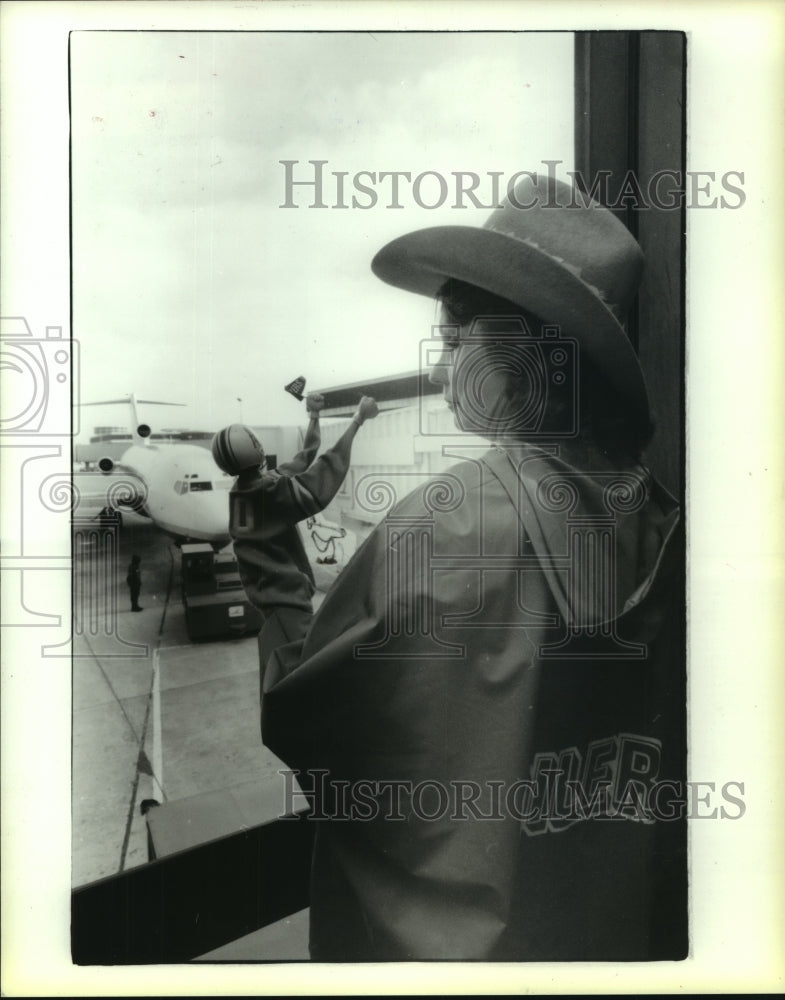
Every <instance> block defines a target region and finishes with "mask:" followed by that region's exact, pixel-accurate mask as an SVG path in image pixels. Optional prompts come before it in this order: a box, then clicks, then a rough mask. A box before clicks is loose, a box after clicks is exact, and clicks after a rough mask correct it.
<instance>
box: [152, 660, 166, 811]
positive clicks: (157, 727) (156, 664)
mask: <svg viewBox="0 0 785 1000" xmlns="http://www.w3.org/2000/svg"><path fill="white" fill-rule="evenodd" d="M152 756H153V759H152V765H153V798H154V799H159V801H160V800H161V799H163V798H164V790H163V784H164V745H163V738H162V731H161V661H160V657H159V655H158V650H157V649H156V650H154V651H153V755H152ZM156 793H157V794H156Z"/></svg>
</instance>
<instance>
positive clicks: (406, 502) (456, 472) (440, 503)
mask: <svg viewBox="0 0 785 1000" xmlns="http://www.w3.org/2000/svg"><path fill="white" fill-rule="evenodd" d="M482 485H483V473H482V465H481V463H480V461H479V456H478V458H477V459H467V460H464V461H462V462H456V464H455V465H450V466H448V467H447V468H446V469H443V470H442V471H441V472H434V473H432V474H431V475H429V476H428V477H427V478H426V479H423V480H422V481H420V482H418V483H417V485H415V486H414V487H413V489H412V490H411V491H410V492H409V493H407V494H406V496H404V497H403V498H402V499H400V500H398V501H397V502H396V503H395V505H394V506H393V507H392V509H391V510H390V513H389V514H388V516H390V515H392V516H393V517H415V516H423V515H430V514H434V513H441V512H444V511H445V510H448V509H450V508H451V507H452V506H453V505H454V504H456V503H459V502H460V500H461V499H462V498H463V497H465V496H467V495H469V494H471V493H474V492H476V491H478V490H479V489H481V487H482Z"/></svg>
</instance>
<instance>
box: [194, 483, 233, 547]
mask: <svg viewBox="0 0 785 1000" xmlns="http://www.w3.org/2000/svg"><path fill="white" fill-rule="evenodd" d="M190 499H191V507H192V512H193V522H192V523H193V528H194V531H195V532H196V531H198V532H199V534H200V535H203V536H204V537H205V538H207V539H209V540H210V541H223V542H228V541H229V539H230V537H231V536H230V535H229V494H228V493H226V492H224V491H223V490H222V491H220V492H218V491H205V492H204V493H193V494H191V497H190Z"/></svg>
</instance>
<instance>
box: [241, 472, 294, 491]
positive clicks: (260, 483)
mask: <svg viewBox="0 0 785 1000" xmlns="http://www.w3.org/2000/svg"><path fill="white" fill-rule="evenodd" d="M282 478H283V477H282V476H281V474H280V473H279V472H278V471H277V470H276V471H268V470H267V469H265V470H261V469H254V470H253V471H252V472H250V473H247V474H245V475H244V474H243V473H240V475H239V476H238V477H237V479H235V481H234V483H233V484H232V489H231V492H232V493H257V492H263V493H264V492H267V491H268V490H271V489H273V487H274V486H275V485H276V483H278V482H279V480H281V479H282Z"/></svg>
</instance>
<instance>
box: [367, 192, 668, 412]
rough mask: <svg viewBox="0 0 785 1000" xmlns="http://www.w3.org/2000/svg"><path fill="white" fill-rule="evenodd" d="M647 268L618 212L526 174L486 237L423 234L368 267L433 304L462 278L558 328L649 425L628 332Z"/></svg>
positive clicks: (441, 229) (448, 230) (482, 231)
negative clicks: (629, 312)
mask: <svg viewBox="0 0 785 1000" xmlns="http://www.w3.org/2000/svg"><path fill="white" fill-rule="evenodd" d="M642 265H643V254H642V252H641V249H640V247H639V246H638V243H637V242H636V240H635V239H634V238H633V236H632V234H631V233H630V232H629V230H627V228H626V227H625V226H624V225H623V224H622V223H621V222H620V221H619V220H618V219H617V218H616V217H615V216H614V215H613V213H612V212H610V211H609V210H608V209H607V208H604V207H603V206H601V205H599V204H598V203H597V202H594V201H592V200H591V199H590V198H589V197H588V196H585V195H582V194H581V193H579V192H578V191H576V190H575V189H573V188H572V187H571V186H570V185H569V184H565V183H563V182H562V181H559V180H556V179H555V178H553V177H544V176H541V175H539V176H538V175H537V174H535V173H528V174H527V175H526V176H525V177H523V179H522V180H521V181H519V183H518V184H517V185H516V186H515V187H514V189H513V190H512V191H510V192H508V195H507V198H506V199H505V200H504V202H503V203H502V204H501V205H500V206H499V207H498V208H497V209H496V210H495V211H494V212H493V214H492V215H491V216H490V217H489V218H488V220H487V221H486V223H485V225H484V226H483V227H482V228H479V227H475V226H434V227H431V228H428V229H419V230H417V231H415V232H413V233H408V234H407V235H406V236H400V237H398V238H397V239H395V240H393V241H392V242H391V243H388V244H387V245H386V246H384V247H383V248H382V249H381V250H380V251H379V252H378V253H377V254H376V256H375V257H374V259H373V261H372V263H371V268H372V269H373V272H374V274H376V275H377V276H378V277H379V278H381V279H382V280H383V281H386V282H387V283H388V284H390V285H395V286H396V287H398V288H403V289H405V290H407V291H410V292H417V293H419V294H421V295H428V296H430V297H435V296H436V294H437V293H438V291H439V289H440V288H441V286H442V285H443V284H444V282H445V281H447V280H448V279H449V278H457V279H458V280H460V281H463V282H466V283H468V284H470V285H475V286H476V287H478V288H482V289H485V291H487V292H491V293H492V294H493V295H497V296H500V297H501V298H504V299H507V300H508V301H510V302H514V303H515V304H516V305H519V306H522V307H523V308H525V309H527V310H528V311H530V312H532V313H534V314H535V315H536V316H538V317H539V318H540V319H542V320H543V321H545V322H548V323H554V324H558V325H559V326H560V327H561V332H562V335H563V336H568V337H574V338H575V339H576V340H577V341H578V344H579V349H580V350H583V351H585V354H586V356H587V357H588V358H589V359H590V360H591V361H593V362H594V364H595V365H596V367H597V368H598V369H599V370H600V371H601V372H602V373H603V374H604V375H605V377H606V378H607V379H608V380H609V382H610V383H611V384H612V385H613V386H614V387H615V388H616V389H617V390H618V391H619V392H620V393H621V394H622V395H623V397H624V398H625V399H626V400H627V401H628V402H629V403H630V405H631V406H632V407H633V410H634V412H635V413H636V414H637V415H638V416H640V417H641V418H642V419H643V420H646V421H647V420H648V413H649V407H648V397H647V393H646V383H645V382H644V379H643V372H642V371H641V367H640V364H639V362H638V358H637V356H636V354H635V351H634V349H633V347H632V344H631V343H630V341H629V339H628V337H627V335H626V333H625V331H624V327H623V326H622V320H623V317H624V315H625V313H626V310H627V308H628V307H629V305H630V302H631V301H632V298H633V296H634V294H635V291H636V289H637V286H638V282H639V280H640V274H641V269H642Z"/></svg>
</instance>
